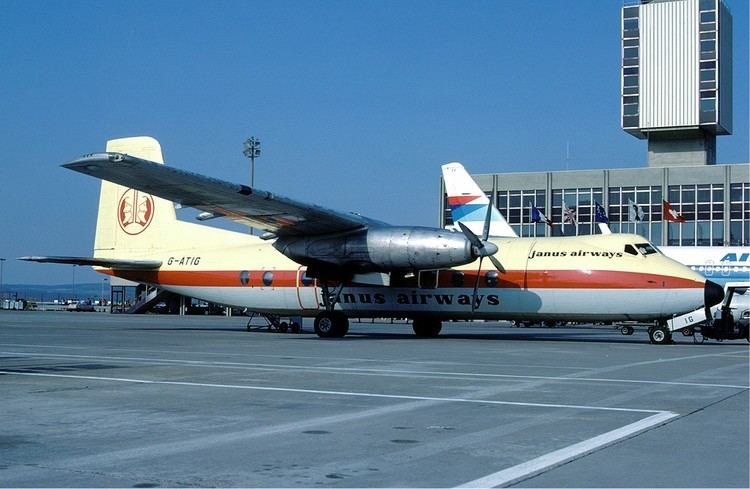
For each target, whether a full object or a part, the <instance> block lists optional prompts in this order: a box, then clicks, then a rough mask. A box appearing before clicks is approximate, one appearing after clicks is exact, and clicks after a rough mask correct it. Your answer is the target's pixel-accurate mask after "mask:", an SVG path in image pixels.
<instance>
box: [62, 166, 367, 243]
mask: <svg viewBox="0 0 750 489" xmlns="http://www.w3.org/2000/svg"><path fill="white" fill-rule="evenodd" d="M63 166H64V167H65V168H69V169H71V170H75V171H77V172H80V173H85V174H87V175H91V176H94V177H97V178H101V179H103V180H108V181H110V182H114V183H117V184H119V185H123V186H125V187H129V188H134V189H137V190H140V191H142V192H147V193H149V194H152V195H155V196H157V197H161V198H163V199H167V200H171V201H172V202H175V203H178V204H180V205H182V206H185V207H193V208H196V209H200V210H202V211H205V212H209V213H211V214H213V215H215V216H224V217H228V218H230V219H232V220H235V221H238V222H241V223H243V224H247V225H250V226H253V227H255V228H258V229H263V230H265V231H268V232H270V233H273V234H275V235H277V236H300V235H316V234H330V233H337V232H345V231H351V230H355V229H364V228H366V227H367V226H368V224H369V223H371V222H372V221H370V220H368V219H366V218H364V217H362V216H359V215H357V214H346V213H341V212H337V211H333V210H330V209H326V208H323V207H320V206H316V205H312V204H305V203H302V202H296V201H294V200H292V199H287V198H285V197H280V196H277V195H274V194H272V193H271V192H266V191H263V190H259V189H257V188H256V189H253V188H250V187H248V186H246V185H240V184H235V183H231V182H227V181H223V180H218V179H215V178H211V177H207V176H204V175H200V174H197V173H191V172H188V171H184V170H179V169H176V168H172V167H168V166H165V165H160V164H157V163H153V162H151V161H148V160H143V159H140V158H136V157H133V156H129V155H126V154H121V153H96V154H91V155H86V156H84V157H82V158H79V159H77V160H74V161H71V162H70V163H66V164H64V165H63Z"/></svg>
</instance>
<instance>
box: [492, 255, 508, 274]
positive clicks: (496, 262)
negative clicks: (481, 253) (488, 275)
mask: <svg viewBox="0 0 750 489" xmlns="http://www.w3.org/2000/svg"><path fill="white" fill-rule="evenodd" d="M488 258H489V259H490V261H491V262H492V264H493V265H495V268H497V271H498V272H500V273H507V270H505V267H504V266H503V264H502V263H500V260H498V259H497V258H495V257H494V255H490V256H489V257H488Z"/></svg>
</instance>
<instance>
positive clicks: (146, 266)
mask: <svg viewBox="0 0 750 489" xmlns="http://www.w3.org/2000/svg"><path fill="white" fill-rule="evenodd" d="M19 260H24V261H35V262H38V263H62V264H65V265H88V266H92V267H104V268H118V269H121V270H153V269H156V268H159V267H160V266H161V263H162V262H161V260H118V259H116V258H92V257H85V256H22V257H20V258H19Z"/></svg>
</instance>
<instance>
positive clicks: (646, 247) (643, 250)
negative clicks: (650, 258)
mask: <svg viewBox="0 0 750 489" xmlns="http://www.w3.org/2000/svg"><path fill="white" fill-rule="evenodd" d="M635 246H636V248H638V252H639V253H640V254H641V255H651V254H653V253H657V251H656V248H654V247H653V246H652V245H651V243H638V244H636V245H635Z"/></svg>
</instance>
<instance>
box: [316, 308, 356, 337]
mask: <svg viewBox="0 0 750 489" xmlns="http://www.w3.org/2000/svg"><path fill="white" fill-rule="evenodd" d="M313 327H314V329H315V334H317V335H318V336H320V337H321V338H342V337H344V336H346V333H348V332H349V318H347V317H346V316H345V315H344V313H341V312H338V311H333V312H328V311H323V312H320V313H318V315H317V316H315V323H314V326H313Z"/></svg>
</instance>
